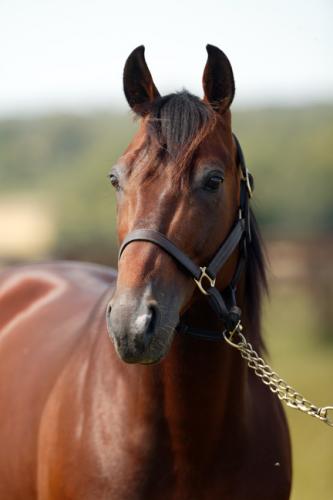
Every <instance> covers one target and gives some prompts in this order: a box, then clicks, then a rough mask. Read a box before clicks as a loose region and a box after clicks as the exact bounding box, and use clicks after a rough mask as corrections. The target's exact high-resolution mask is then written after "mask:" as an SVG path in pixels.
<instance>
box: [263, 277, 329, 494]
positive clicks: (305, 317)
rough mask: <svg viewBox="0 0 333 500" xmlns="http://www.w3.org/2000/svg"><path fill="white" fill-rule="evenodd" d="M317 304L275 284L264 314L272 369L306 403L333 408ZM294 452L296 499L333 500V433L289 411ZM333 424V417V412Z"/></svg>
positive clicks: (300, 291) (299, 291) (296, 288)
mask: <svg viewBox="0 0 333 500" xmlns="http://www.w3.org/2000/svg"><path fill="white" fill-rule="evenodd" d="M314 308H315V303H313V300H312V298H311V295H310V294H309V293H308V290H307V289H305V288H304V287H301V286H290V285H288V286H285V285H281V284H278V283H275V284H273V287H272V293H271V298H270V301H269V302H267V303H266V306H265V311H264V329H265V336H266V341H267V345H268V349H269V353H270V360H269V362H270V364H271V365H272V366H273V368H274V369H275V370H276V371H277V372H278V374H279V375H280V376H281V377H282V378H284V379H286V381H287V382H288V383H289V385H291V386H293V387H294V388H295V389H296V390H297V391H298V392H300V393H301V394H302V395H303V396H305V398H306V399H308V400H310V401H311V402H313V403H314V404H316V405H319V406H329V405H333V390H332V382H333V363H332V356H333V346H332V344H325V343H323V341H322V339H321V338H320V325H319V326H318V324H317V317H316V315H315V314H314ZM286 414H287V417H288V421H289V425H290V430H291V439H292V448H293V491H292V497H291V499H292V500H314V499H315V498H320V499H321V500H331V499H332V498H333V474H332V464H333V428H332V427H329V426H327V425H326V424H324V423H322V422H320V421H319V420H317V419H315V418H312V417H309V416H307V415H305V414H303V413H301V412H299V411H297V410H293V409H290V408H287V407H286ZM331 415H332V419H333V412H332V414H331Z"/></svg>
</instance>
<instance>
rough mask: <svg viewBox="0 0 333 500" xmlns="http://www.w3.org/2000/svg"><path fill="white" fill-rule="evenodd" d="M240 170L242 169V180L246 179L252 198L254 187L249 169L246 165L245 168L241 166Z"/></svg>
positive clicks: (248, 191)
mask: <svg viewBox="0 0 333 500" xmlns="http://www.w3.org/2000/svg"><path fill="white" fill-rule="evenodd" d="M240 171H241V180H242V181H244V182H245V184H246V189H247V193H248V195H249V198H252V196H253V189H252V187H251V182H250V176H249V171H248V169H247V168H246V167H245V166H244V168H241V169H240Z"/></svg>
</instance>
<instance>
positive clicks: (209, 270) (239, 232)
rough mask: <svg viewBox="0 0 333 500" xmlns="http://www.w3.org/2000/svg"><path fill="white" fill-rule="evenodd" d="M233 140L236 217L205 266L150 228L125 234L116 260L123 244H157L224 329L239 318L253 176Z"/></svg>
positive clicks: (207, 334) (211, 336) (211, 335)
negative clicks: (227, 267)
mask: <svg viewBox="0 0 333 500" xmlns="http://www.w3.org/2000/svg"><path fill="white" fill-rule="evenodd" d="M234 139H235V142H236V147H237V161H238V165H239V168H240V172H241V185H240V207H239V213H238V219H237V220H236V222H235V224H234V226H233V228H232V229H231V231H230V233H229V235H228V236H227V238H226V239H225V240H224V242H223V243H222V245H221V246H220V248H219V249H218V250H217V252H216V254H215V255H214V257H213V259H212V260H211V261H210V262H209V264H208V265H207V266H205V267H199V266H197V265H196V264H195V263H194V262H193V261H192V260H191V259H190V258H189V257H188V256H187V255H186V254H185V253H184V252H182V251H181V250H179V248H178V247H177V246H176V245H175V244H174V243H172V241H170V240H169V239H168V238H167V237H166V236H165V235H164V234H162V233H160V232H158V231H155V230H152V229H136V230H134V231H132V232H131V233H129V234H128V235H127V236H126V237H125V239H124V241H123V243H122V245H121V247H120V250H119V257H118V258H119V259H120V258H121V255H122V253H123V251H124V249H125V247H126V246H127V245H129V244H130V243H132V242H133V241H149V242H151V243H154V244H155V245H158V246H159V247H160V248H162V249H163V250H164V251H165V252H166V253H168V254H169V255H171V256H172V257H173V258H174V259H175V260H176V261H177V262H178V263H179V264H180V265H181V266H182V267H183V268H184V269H185V270H186V271H187V272H188V273H189V274H190V275H192V277H193V279H194V281H195V283H196V284H197V286H198V288H199V290H200V291H201V292H202V293H203V294H204V295H207V297H208V298H209V301H210V304H211V306H212V308H213V309H214V311H215V312H216V313H217V315H218V317H219V319H221V320H222V321H223V322H224V325H225V328H226V329H227V330H228V331H233V330H234V329H235V328H236V327H237V325H238V324H239V322H240V318H241V310H240V309H239V307H237V305H236V291H237V285H238V283H239V280H240V277H241V274H242V271H243V269H244V266H245V262H246V256H247V244H248V243H249V242H250V241H251V231H250V211H249V199H250V198H251V197H252V193H253V178H252V176H251V174H250V173H249V171H248V169H247V167H246V164H245V160H244V155H243V152H242V148H241V146H240V144H239V142H238V139H237V137H236V136H235V135H234ZM238 245H239V249H240V252H239V257H238V262H237V266H236V269H235V272H234V275H233V278H232V280H231V282H230V283H229V285H228V286H227V288H226V289H225V290H224V291H223V292H222V293H221V292H220V291H219V290H218V289H217V288H216V287H215V281H216V276H217V273H218V272H219V270H220V269H221V268H222V267H223V266H224V264H225V263H226V261H227V260H228V258H229V257H230V255H231V254H232V253H233V252H234V250H235V249H236V247H237V246H238ZM177 330H178V331H180V332H182V333H186V334H190V335H194V336H196V337H201V338H205V339H207V340H220V339H221V338H222V336H221V333H217V332H212V331H206V330H201V329H197V328H193V327H190V326H188V325H186V324H184V323H183V322H180V323H179V325H178V327H177Z"/></svg>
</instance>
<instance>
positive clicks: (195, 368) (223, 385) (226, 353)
mask: <svg viewBox="0 0 333 500" xmlns="http://www.w3.org/2000/svg"><path fill="white" fill-rule="evenodd" d="M203 299H204V300H200V302H199V301H198V302H196V303H195V304H194V305H193V306H192V308H191V310H189V311H188V313H187V315H186V316H187V321H188V322H189V324H190V325H191V326H195V327H200V328H204V329H208V330H214V331H219V330H220V331H221V332H222V325H221V323H220V322H218V321H217V320H216V318H215V315H214V313H213V312H212V310H211V308H210V306H209V305H208V303H207V302H206V301H205V298H204V297H203ZM163 371H164V379H163V380H164V386H165V387H164V398H165V406H166V412H167V413H168V412H169V414H170V415H169V416H170V419H171V420H172V421H173V422H174V424H175V425H177V424H178V426H181V425H182V424H184V427H183V429H187V431H188V432H190V433H191V432H195V431H200V430H204V431H205V432H204V433H203V435H204V436H205V438H206V439H207V433H209V434H211V439H212V440H213V439H217V440H218V439H219V438H220V434H221V432H223V426H225V425H226V426H230V425H231V426H232V427H234V421H235V419H234V417H235V415H240V416H241V418H240V419H239V420H238V424H239V426H240V427H241V426H242V419H245V408H246V407H247V406H248V402H247V401H246V399H247V390H246V389H247V370H246V368H245V365H244V361H243V360H242V358H241V357H240V355H239V352H238V351H237V350H235V349H233V348H232V347H230V346H229V345H228V344H226V342H224V340H223V338H222V335H221V342H211V341H208V340H202V339H196V338H193V337H186V335H181V334H180V335H179V336H176V338H175V339H174V341H173V345H172V348H171V352H170V353H169V355H168V357H167V358H166V360H165V362H164V370H163Z"/></svg>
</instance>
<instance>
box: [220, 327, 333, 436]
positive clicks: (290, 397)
mask: <svg viewBox="0 0 333 500" xmlns="http://www.w3.org/2000/svg"><path fill="white" fill-rule="evenodd" d="M242 330H243V327H242V325H241V324H240V323H238V325H237V326H236V328H235V330H234V331H232V332H228V331H227V330H225V331H224V332H223V337H224V339H225V341H226V342H227V343H228V344H229V345H231V346H232V347H235V348H236V349H238V350H239V351H240V353H241V356H242V358H244V359H245V361H246V362H247V364H248V366H249V368H251V369H252V370H253V371H254V373H255V374H256V375H257V377H259V378H260V380H261V381H262V382H263V383H264V384H265V385H267V386H268V387H269V389H270V390H271V391H272V392H273V393H274V394H276V395H277V397H278V398H279V399H280V400H281V401H284V402H285V403H286V405H287V406H289V407H290V408H295V409H296V410H300V411H302V412H304V413H307V414H308V415H310V416H311V417H315V418H318V419H319V420H321V421H323V422H325V423H326V424H328V425H330V426H332V427H333V420H332V418H330V416H329V412H330V411H331V412H332V416H333V406H325V407H318V406H315V405H314V404H312V403H311V402H310V401H308V400H307V399H305V398H304V397H303V396H302V395H301V394H300V393H299V392H297V391H296V390H295V389H294V388H293V387H291V386H290V385H288V384H287V383H286V382H285V381H284V380H283V379H282V378H280V377H279V375H278V374H277V373H275V372H274V371H273V370H272V368H271V367H270V366H269V365H268V364H267V363H266V362H265V360H264V359H263V358H261V357H260V356H259V354H258V353H257V352H256V351H255V350H254V349H253V347H252V345H251V344H250V342H248V341H247V340H246V338H245V337H244V335H243V334H242V333H241V332H242Z"/></svg>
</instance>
